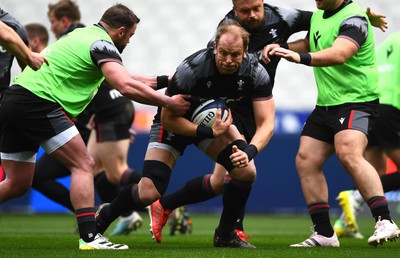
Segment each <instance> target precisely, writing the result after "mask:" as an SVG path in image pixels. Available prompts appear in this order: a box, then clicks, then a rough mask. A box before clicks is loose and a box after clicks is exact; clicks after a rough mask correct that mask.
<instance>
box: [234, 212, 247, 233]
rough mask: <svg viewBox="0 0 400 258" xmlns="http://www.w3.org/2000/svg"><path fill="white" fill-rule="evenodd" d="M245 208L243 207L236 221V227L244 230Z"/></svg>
mask: <svg viewBox="0 0 400 258" xmlns="http://www.w3.org/2000/svg"><path fill="white" fill-rule="evenodd" d="M245 210H246V209H245V208H243V209H242V211H241V212H240V214H239V217H238V218H237V219H236V223H235V229H237V230H241V231H244V228H243V220H244V213H245Z"/></svg>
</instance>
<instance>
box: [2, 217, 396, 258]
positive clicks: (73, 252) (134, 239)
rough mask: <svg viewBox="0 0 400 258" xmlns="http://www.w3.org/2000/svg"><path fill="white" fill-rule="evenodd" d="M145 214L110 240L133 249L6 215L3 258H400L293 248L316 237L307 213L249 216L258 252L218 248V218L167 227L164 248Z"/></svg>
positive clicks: (65, 222) (364, 248)
mask: <svg viewBox="0 0 400 258" xmlns="http://www.w3.org/2000/svg"><path fill="white" fill-rule="evenodd" d="M141 215H142V217H143V219H144V224H143V226H142V227H141V228H139V229H138V230H137V231H134V232H132V233H131V234H130V235H128V236H113V237H111V239H110V240H111V241H113V242H116V243H124V244H127V245H129V248H130V249H129V250H126V251H79V250H78V238H79V237H78V235H77V234H75V233H74V230H75V219H74V216H73V215H69V214H5V213H3V214H1V213H0V257H2V258H8V257H24V258H25V257H112V258H117V257H140V258H144V257H152V258H160V257H188V258H195V257H240V258H243V257H294V258H298V257H324V258H325V257H352V258H356V257H385V258H386V257H400V240H399V241H398V242H387V243H385V244H384V245H382V246H381V245H379V246H378V247H377V248H374V247H370V246H369V245H368V244H367V240H366V239H363V240H356V239H341V247H340V248H323V247H318V248H290V247H289V245H290V244H292V243H296V242H300V241H303V240H304V239H306V238H307V237H308V236H309V235H310V234H311V231H310V229H309V228H310V226H311V221H310V219H309V217H308V216H305V215H296V216H294V215H290V216H286V215H282V216H279V215H252V214H249V215H247V216H246V218H245V221H244V223H245V227H246V232H247V233H248V234H253V237H252V238H250V239H249V242H250V243H252V244H254V245H255V246H256V247H257V249H252V250H244V249H233V248H214V247H213V244H212V239H213V234H214V229H215V227H216V225H217V224H218V220H219V216H218V215H204V214H190V215H191V218H192V220H193V233H192V234H190V235H175V236H170V235H169V231H168V226H167V227H166V228H165V230H164V231H163V242H162V243H161V244H157V243H155V242H154V241H153V240H152V239H151V237H150V233H149V231H148V230H149V227H148V224H149V219H148V216H147V214H146V213H142V214H141ZM333 219H334V218H333ZM333 219H332V222H333ZM359 224H360V228H361V232H362V233H363V234H364V235H365V236H366V238H368V237H369V236H370V235H371V234H372V232H373V230H374V228H373V226H374V224H375V223H374V221H373V219H372V218H361V219H360V220H359ZM113 227H114V224H113V225H112V226H111V227H110V229H109V230H108V232H111V230H112V228H113ZM106 233H107V232H106ZM105 235H106V236H107V234H105Z"/></svg>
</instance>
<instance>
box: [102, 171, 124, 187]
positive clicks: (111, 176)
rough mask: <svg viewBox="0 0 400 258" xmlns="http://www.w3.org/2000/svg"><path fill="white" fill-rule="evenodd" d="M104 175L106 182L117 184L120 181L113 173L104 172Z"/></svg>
mask: <svg viewBox="0 0 400 258" xmlns="http://www.w3.org/2000/svg"><path fill="white" fill-rule="evenodd" d="M106 177H107V180H108V182H110V183H111V184H114V185H119V182H120V181H121V177H120V176H119V175H116V174H113V173H106Z"/></svg>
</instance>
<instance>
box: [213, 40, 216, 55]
mask: <svg viewBox="0 0 400 258" xmlns="http://www.w3.org/2000/svg"><path fill="white" fill-rule="evenodd" d="M213 46H214V55H215V54H216V53H217V43H215V41H214V44H213Z"/></svg>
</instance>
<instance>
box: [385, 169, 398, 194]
mask: <svg viewBox="0 0 400 258" xmlns="http://www.w3.org/2000/svg"><path fill="white" fill-rule="evenodd" d="M381 181H382V186H383V191H384V192H385V193H387V192H390V191H393V190H397V189H399V188H400V187H399V186H400V173H399V171H397V172H396V173H392V174H388V175H384V176H381Z"/></svg>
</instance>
